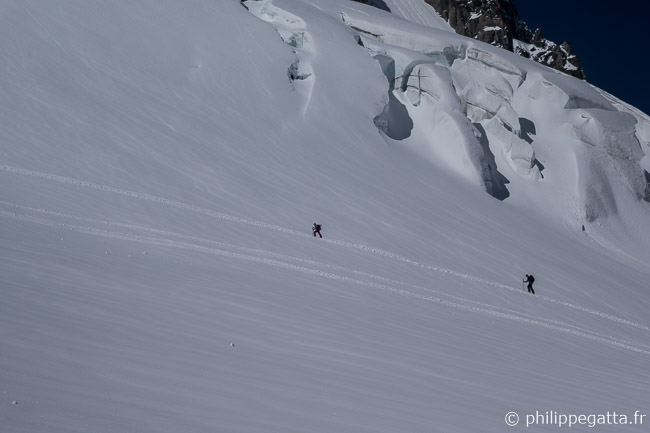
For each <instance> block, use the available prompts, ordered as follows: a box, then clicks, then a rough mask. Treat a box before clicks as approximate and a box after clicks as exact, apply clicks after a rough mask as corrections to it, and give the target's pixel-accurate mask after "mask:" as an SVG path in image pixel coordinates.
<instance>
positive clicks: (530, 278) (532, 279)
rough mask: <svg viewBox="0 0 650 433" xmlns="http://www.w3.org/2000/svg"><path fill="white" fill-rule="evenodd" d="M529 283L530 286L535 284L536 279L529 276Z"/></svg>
mask: <svg viewBox="0 0 650 433" xmlns="http://www.w3.org/2000/svg"><path fill="white" fill-rule="evenodd" d="M528 282H529V283H530V284H533V283H534V282H535V277H533V276H532V275H529V276H528Z"/></svg>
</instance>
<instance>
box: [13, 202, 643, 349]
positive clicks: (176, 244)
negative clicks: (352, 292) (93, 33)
mask: <svg viewBox="0 0 650 433" xmlns="http://www.w3.org/2000/svg"><path fill="white" fill-rule="evenodd" d="M3 204H4V203H3ZM0 216H2V217H7V218H12V219H15V220H19V221H22V222H27V223H33V224H39V225H43V226H47V227H52V228H63V229H67V230H71V231H75V232H78V233H83V234H89V235H94V236H101V237H106V238H111V239H118V240H124V241H131V242H137V243H141V244H146V245H154V246H161V247H171V248H178V249H184V250H193V251H198V252H203V253H208V254H213V255H217V256H222V257H228V258H231V259H240V260H246V261H250V262H255V263H260V264H264V265H269V266H273V267H276V268H282V269H287V270H291V271H294V272H299V273H302V274H308V275H315V276H319V277H322V278H328V279H332V280H336V281H341V282H346V283H350V284H355V285H358V286H363V287H368V288H372V289H379V290H382V291H385V292H389V293H394V294H398V295H402V296H408V297H412V298H415V299H419V300H422V301H427V302H433V303H437V304H440V305H444V306H446V307H450V308H454V309H457V310H461V311H466V312H469V313H474V314H481V315H485V316H489V317H494V318H499V319H505V320H511V321H516V322H522V323H526V324H529V325H533V326H538V327H541V328H545V329H550V330H553V331H558V332H562V333H565V334H569V335H573V336H576V337H580V338H585V339H588V340H592V341H596V342H599V343H603V344H608V345H610V346H614V347H617V348H621V349H625V350H628V351H632V352H636V353H641V354H644V355H650V350H647V349H646V348H642V347H639V346H643V345H634V344H632V343H630V342H628V341H624V340H620V339H617V338H614V337H611V336H603V335H602V334H598V333H589V332H585V331H582V330H578V329H572V328H568V327H566V326H561V325H558V324H557V322H556V323H550V322H546V321H542V320H543V319H542V320H540V319H532V318H529V317H524V316H522V315H518V314H513V313H506V312H502V311H497V310H495V309H491V308H486V307H483V306H471V305H465V304H461V303H459V302H454V301H447V300H444V299H441V298H437V297H434V296H429V295H423V294H419V293H414V292H410V291H408V290H405V289H400V288H396V287H392V286H388V285H385V284H380V283H374V282H371V281H364V280H359V279H357V278H351V277H347V276H343V275H339V274H335V273H332V272H326V271H323V270H320V269H314V268H308V267H305V266H300V265H296V264H291V263H287V262H283V261H279V260H275V259H270V258H263V257H258V256H252V255H249V254H242V253H237V252H232V251H226V250H223V249H219V248H214V247H206V246H201V245H197V244H192V243H188V242H183V241H174V240H170V239H163V238H155V237H148V236H139V235H134V234H129V233H124V232H115V231H110V230H105V229H97V228H93V227H88V226H80V225H73V224H68V223H60V222H56V221H52V220H47V219H44V218H37V217H34V216H29V215H25V214H22V215H21V214H18V213H15V212H7V211H0ZM61 216H63V214H61ZM86 222H90V221H86ZM114 225H115V224H114ZM380 278H381V277H380Z"/></svg>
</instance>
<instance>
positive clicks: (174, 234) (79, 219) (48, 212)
mask: <svg viewBox="0 0 650 433" xmlns="http://www.w3.org/2000/svg"><path fill="white" fill-rule="evenodd" d="M0 205H4V206H7V207H11V208H13V209H18V210H21V211H27V212H34V213H39V214H42V215H48V216H54V217H57V218H64V219H68V220H73V221H77V222H80V223H84V224H99V225H101V226H104V227H119V228H122V229H128V230H135V231H139V232H147V233H152V234H155V235H160V236H165V237H168V238H174V239H181V240H184V241H190V242H194V243H197V242H198V243H204V244H206V245H209V246H212V247H219V248H228V249H231V250H232V249H234V250H239V251H242V252H245V253H249V254H257V255H261V256H266V257H272V258H276V259H280V260H288V261H293V262H297V263H302V264H306V265H309V266H315V267H321V268H325V269H332V270H335V271H337V272H346V273H351V274H355V275H359V276H362V277H365V278H370V279H374V280H378V281H382V282H384V283H387V284H393V285H399V286H403V287H408V288H411V289H415V290H420V291H424V292H428V293H432V294H435V295H438V296H444V297H447V298H451V299H454V300H456V301H460V302H465V303H470V304H475V305H479V306H481V307H485V308H489V309H492V310H501V311H504V312H509V313H515V314H518V315H520V316H525V317H529V318H532V319H536V320H541V321H545V322H547V323H555V324H557V325H561V326H565V327H571V328H574V329H577V330H579V331H582V332H589V333H591V334H594V335H601V336H605V335H603V334H599V333H597V332H594V331H591V330H588V329H585V328H581V327H579V326H576V325H571V324H568V323H565V322H560V321H557V320H553V319H548V318H542V317H539V316H534V315H531V314H527V313H523V312H520V311H516V310H512V309H509V308H504V307H500V306H497V305H492V304H488V303H484V302H480V301H474V300H471V299H467V298H463V297H460V296H456V295H452V294H449V293H445V292H441V291H439V290H435V289H431V288H428V287H424V286H419V285H416V284H411V283H406V282H403V281H399V280H394V279H390V278H386V277H382V276H379V275H374V274H370V273H367V272H363V271H358V270H354V269H349V268H345V267H343V266H339V265H332V264H326V263H322V262H317V261H315V260H309V259H303V258H299V257H293V256H289V255H286V254H280V253H275V252H272V251H267V250H261V249H254V248H246V247H240V246H237V245H232V244H228V243H225V242H219V241H214V240H210V239H205V238H199V237H196V236H190V235H184V234H181V233H177V232H170V231H165V230H160V229H156V228H152V227H146V226H140V225H134V224H125V223H118V222H109V221H105V220H98V219H93V218H84V217H79V216H75V215H69V214H65V213H62V212H56V211H52V210H47V209H36V208H32V207H28V206H22V205H18V204H15V203H10V202H6V201H3V200H0ZM15 215H17V214H15ZM66 226H67V225H66ZM89 228H91V229H92V227H89ZM108 232H109V231H108V230H107V233H108ZM635 344H637V345H641V346H644V347H647V348H648V349H650V346H646V345H642V344H640V343H638V342H637V343H635Z"/></svg>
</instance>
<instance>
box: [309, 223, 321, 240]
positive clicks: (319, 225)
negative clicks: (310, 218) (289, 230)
mask: <svg viewBox="0 0 650 433" xmlns="http://www.w3.org/2000/svg"><path fill="white" fill-rule="evenodd" d="M321 227H323V226H322V225H321V224H316V223H314V227H312V228H311V230H312V231H313V232H314V237H316V233H318V236H320V238H321V239H323V235H321V234H320V229H321Z"/></svg>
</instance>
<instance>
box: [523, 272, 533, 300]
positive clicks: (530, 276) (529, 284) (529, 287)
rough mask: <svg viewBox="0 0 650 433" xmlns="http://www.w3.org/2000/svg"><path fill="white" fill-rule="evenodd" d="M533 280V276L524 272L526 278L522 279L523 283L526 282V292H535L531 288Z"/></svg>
mask: <svg viewBox="0 0 650 433" xmlns="http://www.w3.org/2000/svg"><path fill="white" fill-rule="evenodd" d="M534 282H535V277H533V276H532V275H528V274H526V279H525V280H524V283H528V293H532V294H533V295H534V294H535V290H533V283H534Z"/></svg>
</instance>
